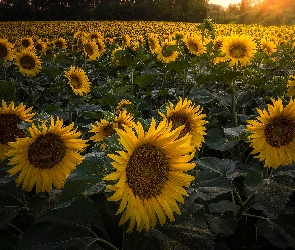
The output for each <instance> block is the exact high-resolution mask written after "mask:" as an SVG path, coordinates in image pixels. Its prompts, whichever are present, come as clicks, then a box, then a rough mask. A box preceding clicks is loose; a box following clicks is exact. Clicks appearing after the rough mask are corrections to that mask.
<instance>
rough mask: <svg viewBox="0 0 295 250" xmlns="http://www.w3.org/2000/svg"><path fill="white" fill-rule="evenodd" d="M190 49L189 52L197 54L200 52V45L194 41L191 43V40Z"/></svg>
mask: <svg viewBox="0 0 295 250" xmlns="http://www.w3.org/2000/svg"><path fill="white" fill-rule="evenodd" d="M188 47H189V50H191V51H195V52H197V51H198V50H199V47H198V44H196V43H195V42H194V41H191V40H189V42H188Z"/></svg>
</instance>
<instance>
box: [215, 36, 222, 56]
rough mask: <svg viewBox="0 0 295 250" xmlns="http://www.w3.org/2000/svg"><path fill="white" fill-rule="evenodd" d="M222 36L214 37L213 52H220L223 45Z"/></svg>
mask: <svg viewBox="0 0 295 250" xmlns="http://www.w3.org/2000/svg"><path fill="white" fill-rule="evenodd" d="M223 40H224V38H223V36H217V37H215V39H214V40H213V49H214V52H218V51H220V50H221V47H222V44H223Z"/></svg>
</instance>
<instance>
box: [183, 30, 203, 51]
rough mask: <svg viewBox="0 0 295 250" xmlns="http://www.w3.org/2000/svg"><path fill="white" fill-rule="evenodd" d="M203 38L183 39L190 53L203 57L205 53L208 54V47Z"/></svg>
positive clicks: (197, 36)
mask: <svg viewBox="0 0 295 250" xmlns="http://www.w3.org/2000/svg"><path fill="white" fill-rule="evenodd" d="M202 39H203V38H202V36H201V35H196V34H194V35H189V36H185V37H184V38H183V41H184V42H185V45H186V48H187V49H188V51H189V53H191V54H193V55H201V54H203V53H206V50H207V48H206V46H205V45H204V43H203V42H202Z"/></svg>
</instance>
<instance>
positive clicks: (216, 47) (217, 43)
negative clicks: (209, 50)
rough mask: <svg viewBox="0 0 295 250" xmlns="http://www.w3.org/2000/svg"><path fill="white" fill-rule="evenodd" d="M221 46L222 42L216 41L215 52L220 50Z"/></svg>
mask: <svg viewBox="0 0 295 250" xmlns="http://www.w3.org/2000/svg"><path fill="white" fill-rule="evenodd" d="M221 46H222V41H216V42H215V44H214V50H215V51H218V50H220V49H221Z"/></svg>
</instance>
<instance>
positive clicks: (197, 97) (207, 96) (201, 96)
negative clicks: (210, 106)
mask: <svg viewBox="0 0 295 250" xmlns="http://www.w3.org/2000/svg"><path fill="white" fill-rule="evenodd" d="M188 97H189V99H191V100H192V101H194V102H195V103H196V104H205V103H208V102H211V101H212V100H214V96H213V95H212V94H211V93H210V92H209V91H208V90H206V89H197V88H194V89H193V90H192V91H191V92H190V93H189V94H188Z"/></svg>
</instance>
